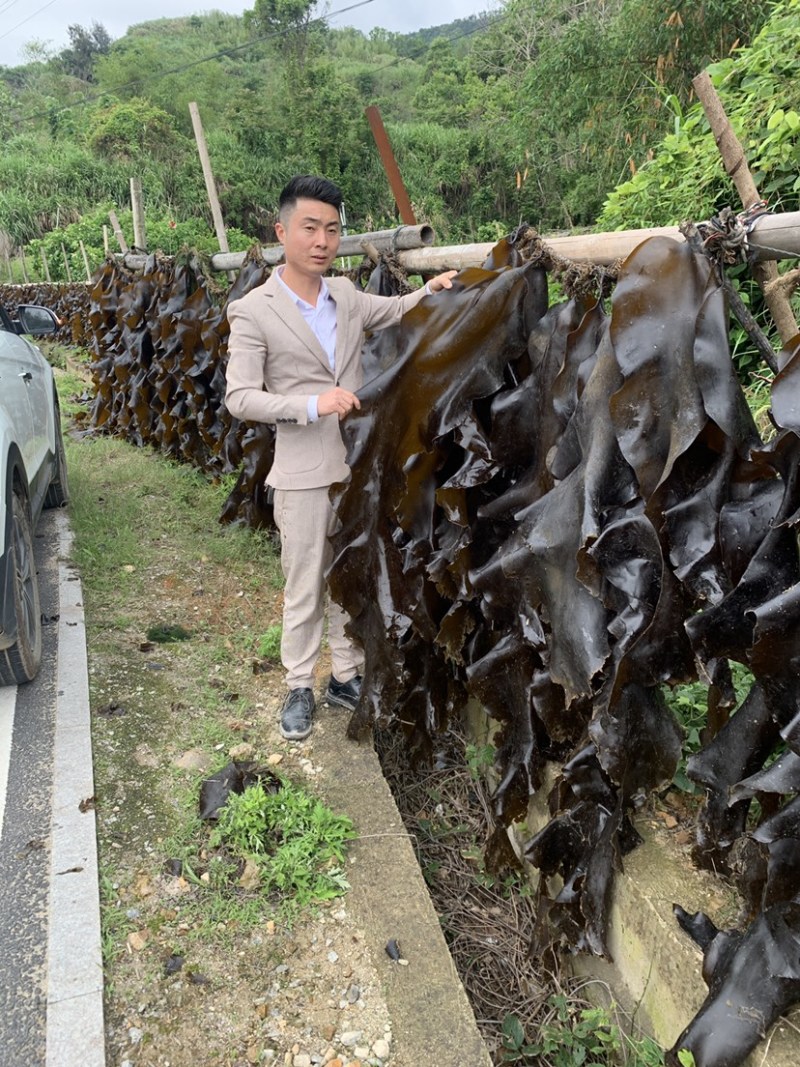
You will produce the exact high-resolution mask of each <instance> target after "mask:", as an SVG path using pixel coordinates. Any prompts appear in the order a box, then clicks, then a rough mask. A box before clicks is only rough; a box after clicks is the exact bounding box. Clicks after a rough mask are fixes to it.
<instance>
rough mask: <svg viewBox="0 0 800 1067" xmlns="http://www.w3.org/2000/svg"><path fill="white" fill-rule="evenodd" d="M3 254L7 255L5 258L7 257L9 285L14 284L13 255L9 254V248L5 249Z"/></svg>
mask: <svg viewBox="0 0 800 1067" xmlns="http://www.w3.org/2000/svg"><path fill="white" fill-rule="evenodd" d="M3 255H4V256H5V259H6V270H7V271H8V284H9V285H13V284H14V271H13V270H12V269H11V256H9V254H8V249H7V248H4V249H3Z"/></svg>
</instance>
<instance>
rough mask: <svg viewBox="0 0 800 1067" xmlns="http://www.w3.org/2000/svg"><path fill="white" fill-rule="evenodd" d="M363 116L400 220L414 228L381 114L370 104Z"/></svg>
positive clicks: (404, 188) (410, 209)
mask: <svg viewBox="0 0 800 1067" xmlns="http://www.w3.org/2000/svg"><path fill="white" fill-rule="evenodd" d="M364 114H365V115H366V116H367V121H368V122H369V126H370V129H371V130H372V136H373V137H374V138H375V144H376V145H377V146H378V152H379V153H380V157H381V162H382V163H383V169H384V171H385V172H386V177H387V178H388V179H389V185H390V187H391V190H392V195H393V196H394V199H395V202H396V204H397V210H398V212H399V213H400V218H401V219H402V221H403V222H404V223H405V224H406V226H416V224H417V219H416V216H415V215H414V209H413V207H412V206H411V201H410V200H409V197H408V193H407V192H406V187H405V184H404V182H403V176H402V175H401V173H400V168H399V167H398V165H397V160H396V159H395V156H394V152H393V151H392V146H391V143H390V141H389V135H388V134H387V132H386V127H385V126H384V125H383V119H382V118H381V113H380V111H379V110H378V108H377V107H376V106H375V105H374V104H372V105H370V107H368V108H367V109H366V111H365V112H364Z"/></svg>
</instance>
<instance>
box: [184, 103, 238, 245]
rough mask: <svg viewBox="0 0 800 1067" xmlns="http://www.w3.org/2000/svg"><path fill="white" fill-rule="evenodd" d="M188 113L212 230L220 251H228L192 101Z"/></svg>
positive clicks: (206, 149)
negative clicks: (198, 157)
mask: <svg viewBox="0 0 800 1067" xmlns="http://www.w3.org/2000/svg"><path fill="white" fill-rule="evenodd" d="M189 114H190V115H191V117H192V129H193V130H194V139H195V141H196V142H197V152H198V154H199V156H200V165H201V166H202V168H203V179H204V181H205V183H206V193H207V194H208V202H209V204H210V206H211V217H212V219H213V220H214V232H215V233H216V235H217V241H218V243H219V248H220V251H221V252H229V251H230V246H229V244H228V234H227V232H226V230H225V220H224V219H223V218H222V208H221V207H220V204H219V197H218V196H217V183H216V182H215V181H214V172H213V170H212V169H211V157H210V156H209V154H208V146H207V145H206V136H205V133H204V132H203V124H202V122H201V121H200V111H199V109H198V107H197V104H196V103H195V102H194V101H192V102H191V103H190V104H189Z"/></svg>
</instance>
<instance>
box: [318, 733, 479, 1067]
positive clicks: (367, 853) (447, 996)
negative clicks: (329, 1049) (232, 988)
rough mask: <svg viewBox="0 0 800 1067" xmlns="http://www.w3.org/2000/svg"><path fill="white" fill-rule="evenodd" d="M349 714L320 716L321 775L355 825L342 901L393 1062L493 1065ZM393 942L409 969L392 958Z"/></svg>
mask: <svg viewBox="0 0 800 1067" xmlns="http://www.w3.org/2000/svg"><path fill="white" fill-rule="evenodd" d="M348 714H349V713H348V712H341V713H337V712H332V714H329V715H327V716H324V717H321V718H319V719H318V720H317V725H316V727H315V730H314V761H315V763H319V764H320V766H321V768H322V771H321V773H320V777H319V779H318V781H319V784H320V787H321V789H322V792H323V794H324V797H325V800H326V802H327V803H328V804H330V805H331V807H333V809H334V810H335V811H339V812H345V813H346V814H347V815H349V817H350V818H351V819H352V820H353V822H354V823H355V826H356V829H357V830H358V834H359V837H358V839H357V840H356V841H354V842H353V843H352V845H351V846H350V853H351V857H352V859H351V866H350V867H349V868H348V871H347V875H348V879H349V881H350V884H351V890H350V892H349V893H348V894H347V896H346V898H345V902H346V905H347V908H348V911H349V912H350V913H351V915H352V916H353V918H354V919H355V921H356V922H357V923H358V925H359V926H360V927H361V928H362V929H363V930H364V932H365V935H366V939H367V944H368V945H369V946H370V951H371V956H372V961H373V963H374V965H375V968H376V970H377V972H378V975H379V977H380V979H381V984H382V988H383V994H384V998H385V1002H386V1007H387V1009H388V1011H389V1017H390V1019H391V1021H392V1034H393V1042H392V1058H391V1063H392V1067H420V1065H421V1064H432V1065H434V1064H435V1067H466V1065H469V1067H492V1061H491V1058H490V1057H489V1053H488V1050H487V1048H486V1045H485V1044H484V1042H483V1039H482V1037H481V1034H480V1031H479V1030H478V1026H477V1023H476V1022H475V1016H474V1015H473V1012H472V1007H471V1005H470V1003H469V1000H468V999H467V994H466V992H465V991H464V987H463V986H462V984H461V980H460V978H459V976H458V972H457V971H456V968H455V965H454V963H453V959H452V957H451V955H450V952H449V950H448V948H447V944H446V942H445V939H444V935H443V933H442V930H441V927H440V925H439V919H438V916H437V914H436V911H435V910H434V907H433V904H432V903H431V899H430V896H429V894H428V889H427V886H426V885H425V881H424V879H423V877H422V872H421V871H420V868H419V864H418V862H417V857H416V855H415V853H414V849H413V848H412V845H411V839H410V838H409V836H408V833H407V832H406V830H405V827H404V826H403V820H402V818H401V816H400V812H399V811H398V810H397V805H396V804H395V801H394V797H393V796H392V793H391V790H390V789H389V786H388V784H387V782H386V779H385V778H384V777H383V772H382V770H381V766H380V762H379V760H378V757H377V754H376V753H375V751H374V749H373V746H372V741H371V740H370V741H367V742H365V743H362V744H354V743H353V742H352V741H348V740H347V739H346V738H345V736H344V732H345V725H346V723H347V717H348ZM392 938H394V939H396V940H397V941H398V942H399V944H400V949H401V951H402V954H403V956H404V957H405V958H406V959H407V960H408V966H405V967H404V966H399V965H398V964H397V963H394V962H392V961H391V960H390V958H389V956H388V955H387V954H386V951H385V946H386V943H387V942H388V941H389V940H390V939H392Z"/></svg>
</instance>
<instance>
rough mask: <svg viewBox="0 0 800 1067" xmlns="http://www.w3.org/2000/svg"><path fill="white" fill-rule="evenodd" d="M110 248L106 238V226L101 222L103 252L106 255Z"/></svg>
mask: <svg viewBox="0 0 800 1067" xmlns="http://www.w3.org/2000/svg"><path fill="white" fill-rule="evenodd" d="M110 250H111V245H110V242H109V240H108V226H106V224H105V223H103V254H104V255H106V256H107V255H108V253H109V252H110Z"/></svg>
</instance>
